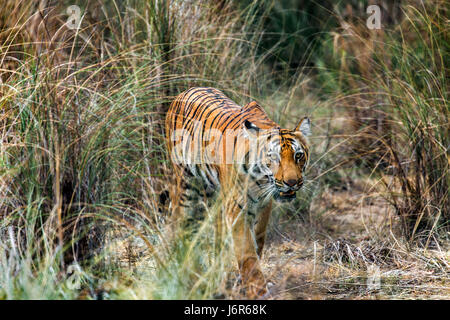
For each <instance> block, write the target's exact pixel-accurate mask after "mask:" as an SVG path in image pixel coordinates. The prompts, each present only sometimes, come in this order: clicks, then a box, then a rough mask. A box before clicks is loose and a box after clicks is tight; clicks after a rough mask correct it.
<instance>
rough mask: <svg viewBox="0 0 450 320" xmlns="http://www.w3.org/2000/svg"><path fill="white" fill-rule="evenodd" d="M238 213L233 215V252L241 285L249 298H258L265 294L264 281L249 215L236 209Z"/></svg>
mask: <svg viewBox="0 0 450 320" xmlns="http://www.w3.org/2000/svg"><path fill="white" fill-rule="evenodd" d="M238 211H239V213H238V214H237V215H234V217H233V218H234V219H233V220H234V221H233V223H232V235H233V243H234V251H235V255H236V260H237V263H238V266H239V271H240V274H241V279H242V283H243V285H244V286H245V288H246V291H247V295H248V297H249V298H252V299H254V298H258V297H261V296H263V295H264V294H266V293H267V289H266V280H265V279H264V275H263V273H262V271H261V267H260V264H259V258H258V254H257V252H256V247H255V244H256V239H255V234H254V231H253V225H252V223H251V222H250V221H249V219H248V217H247V216H246V215H248V214H249V213H248V212H247V211H246V210H245V209H244V210H243V209H241V208H239V207H238Z"/></svg>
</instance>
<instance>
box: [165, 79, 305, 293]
mask: <svg viewBox="0 0 450 320" xmlns="http://www.w3.org/2000/svg"><path fill="white" fill-rule="evenodd" d="M310 128H311V122H310V119H309V118H308V117H303V118H302V119H300V121H299V122H298V124H297V125H296V127H295V128H294V129H293V130H289V129H284V128H281V127H280V126H279V125H278V124H277V123H275V122H274V121H272V120H271V119H270V118H269V117H268V115H267V114H266V112H265V111H264V110H263V108H262V107H261V106H260V105H259V104H258V103H257V102H256V101H252V102H250V103H248V104H247V105H245V106H244V107H241V106H239V105H238V104H237V103H235V102H234V101H232V100H231V99H230V98H228V97H227V96H226V95H225V94H224V93H222V92H221V91H219V90H218V89H215V88H206V87H194V88H190V89H188V90H187V91H185V92H183V93H181V94H179V95H178V96H177V97H176V98H175V99H174V100H173V102H172V103H171V105H170V107H169V110H168V112H167V115H166V119H165V132H166V140H167V148H168V152H169V157H170V160H171V163H172V165H173V168H174V175H175V177H176V191H174V192H172V194H171V195H170V197H171V198H172V203H173V207H174V209H175V211H176V212H178V213H177V214H178V215H181V216H184V217H186V219H188V220H189V219H191V220H195V219H201V218H202V215H204V212H205V207H204V203H205V202H204V201H203V200H205V199H206V200H208V199H214V198H217V197H221V199H225V204H224V205H223V206H222V208H223V211H224V212H223V215H224V221H225V225H226V228H227V229H226V230H228V231H229V232H230V231H231V238H232V242H233V247H234V250H233V251H234V256H235V260H236V262H237V265H238V269H239V273H240V279H241V283H242V284H243V286H244V288H245V292H246V294H247V296H248V297H250V298H257V297H264V296H265V295H267V294H269V292H268V289H267V283H266V280H265V277H264V275H263V273H262V271H261V266H260V259H261V256H262V251H263V247H264V242H265V239H266V230H267V225H268V222H269V218H270V215H271V212H272V202H273V200H275V201H276V202H281V203H283V202H290V201H292V200H293V199H295V198H296V192H297V191H298V190H300V188H301V187H302V186H303V184H304V171H305V169H306V168H307V165H308V163H309V157H310V154H309V153H310V152H309V144H308V136H310V134H311V129H310ZM218 221H219V222H217V223H218V224H220V220H218Z"/></svg>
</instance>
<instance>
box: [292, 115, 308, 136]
mask: <svg viewBox="0 0 450 320" xmlns="http://www.w3.org/2000/svg"><path fill="white" fill-rule="evenodd" d="M294 131H300V132H301V133H302V135H303V136H305V137H308V136H310V135H311V121H310V120H309V118H308V117H304V118H303V119H301V120H300V121H299V123H298V124H297V126H296V127H295V129H294Z"/></svg>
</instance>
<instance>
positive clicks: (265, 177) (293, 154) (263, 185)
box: [243, 117, 311, 202]
mask: <svg viewBox="0 0 450 320" xmlns="http://www.w3.org/2000/svg"><path fill="white" fill-rule="evenodd" d="M243 126H244V130H245V132H246V134H245V135H246V136H247V137H248V138H249V141H250V145H251V146H253V147H255V146H256V148H255V149H254V150H256V152H254V156H253V158H252V159H248V161H246V164H247V170H246V171H247V172H248V174H249V175H250V177H251V178H252V180H254V181H255V183H256V185H257V186H258V188H259V195H258V197H259V199H264V200H267V199H270V198H271V197H273V199H275V200H276V201H279V202H288V201H292V200H293V199H295V196H296V192H297V191H298V190H300V188H301V187H302V186H303V182H304V171H305V169H306V167H307V165H308V161H309V148H308V142H307V137H308V136H309V135H310V134H311V122H310V120H309V118H307V117H305V118H303V119H301V120H300V121H299V123H298V124H297V126H296V127H295V128H294V130H288V129H281V128H279V127H275V128H270V129H264V130H263V129H260V128H258V126H257V125H255V124H254V123H252V122H250V121H248V120H246V121H245V122H244V124H243Z"/></svg>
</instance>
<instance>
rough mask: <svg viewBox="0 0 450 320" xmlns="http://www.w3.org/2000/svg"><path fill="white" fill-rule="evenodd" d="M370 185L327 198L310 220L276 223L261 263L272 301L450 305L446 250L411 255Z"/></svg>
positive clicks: (361, 184)
mask: <svg viewBox="0 0 450 320" xmlns="http://www.w3.org/2000/svg"><path fill="white" fill-rule="evenodd" d="M367 185H368V184H367V183H365V182H359V183H356V184H354V185H352V186H351V187H350V188H344V189H345V190H342V189H341V190H328V191H327V192H324V193H323V195H322V196H321V197H320V199H318V200H317V201H313V204H312V207H311V216H310V217H303V218H302V217H290V218H286V217H278V218H275V221H273V223H272V228H271V233H270V236H269V239H268V240H269V241H268V244H267V248H266V250H265V253H264V257H263V269H264V272H265V274H266V275H268V279H269V281H270V282H271V293H272V298H274V299H449V298H450V281H449V276H450V273H449V270H450V269H449V263H448V262H449V258H450V254H449V251H448V248H447V250H446V249H445V248H442V247H440V246H439V245H437V246H436V247H435V248H433V249H432V250H431V249H428V250H425V249H418V248H410V250H408V249H407V246H406V244H405V243H403V241H402V240H401V238H399V237H397V236H396V235H395V232H396V231H397V230H392V228H391V225H392V224H391V222H392V221H393V220H394V219H395V218H396V217H395V215H394V212H392V210H391V209H390V207H389V206H388V204H387V203H386V202H385V201H384V200H383V199H381V198H375V199H370V198H367V197H365V196H364V195H365V194H367V193H366V192H365V191H366V190H365V189H364V188H365V187H367ZM321 212H323V214H321V216H319V215H318V216H314V214H319V213H321Z"/></svg>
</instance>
